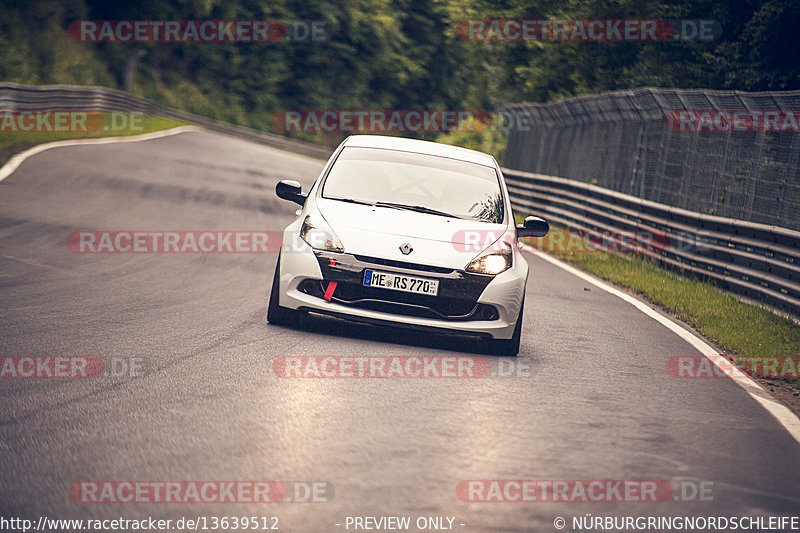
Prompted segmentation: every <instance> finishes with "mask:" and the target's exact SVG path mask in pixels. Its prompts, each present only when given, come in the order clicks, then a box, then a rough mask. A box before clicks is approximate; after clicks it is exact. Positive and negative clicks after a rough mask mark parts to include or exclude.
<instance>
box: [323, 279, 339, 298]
mask: <svg viewBox="0 0 800 533" xmlns="http://www.w3.org/2000/svg"><path fill="white" fill-rule="evenodd" d="M335 290H336V282H335V281H331V282H330V283H328V288H327V289H325V299H326V300H328V301H329V302H330V301H331V298H333V291H335Z"/></svg>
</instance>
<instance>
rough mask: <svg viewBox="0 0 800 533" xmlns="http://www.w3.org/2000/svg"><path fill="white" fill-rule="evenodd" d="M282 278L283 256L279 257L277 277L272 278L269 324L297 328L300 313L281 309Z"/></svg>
mask: <svg viewBox="0 0 800 533" xmlns="http://www.w3.org/2000/svg"><path fill="white" fill-rule="evenodd" d="M280 278H281V256H280V255H278V263H277V264H276V265H275V275H274V276H273V278H272V289H271V290H270V293H269V304H268V305H267V322H269V323H270V324H276V325H278V326H296V325H298V324H299V323H300V313H299V312H297V311H295V310H294V309H287V308H285V307H281V306H280V305H279V304H278V298H279V293H280Z"/></svg>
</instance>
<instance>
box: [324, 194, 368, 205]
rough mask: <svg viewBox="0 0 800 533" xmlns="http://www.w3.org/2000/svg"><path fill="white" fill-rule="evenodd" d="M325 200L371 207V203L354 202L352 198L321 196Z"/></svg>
mask: <svg viewBox="0 0 800 533" xmlns="http://www.w3.org/2000/svg"><path fill="white" fill-rule="evenodd" d="M323 198H325V199H326V200H336V201H337V202H347V203H350V204H359V205H373V204H372V202H365V201H364V200H355V199H353V198H337V197H335V196H323Z"/></svg>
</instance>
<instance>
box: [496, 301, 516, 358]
mask: <svg viewBox="0 0 800 533" xmlns="http://www.w3.org/2000/svg"><path fill="white" fill-rule="evenodd" d="M524 310H525V300H524V299H523V300H522V304H521V305H520V307H519V316H518V317H517V325H516V326H515V327H514V334H513V335H512V336H511V338H510V339H494V340H491V341H489V342H490V343H491V344H490V347H489V349H490V350H491V352H492V353H493V354H495V355H509V356H516V355H517V354H518V353H519V341H520V339H521V338H522V312H523V311H524Z"/></svg>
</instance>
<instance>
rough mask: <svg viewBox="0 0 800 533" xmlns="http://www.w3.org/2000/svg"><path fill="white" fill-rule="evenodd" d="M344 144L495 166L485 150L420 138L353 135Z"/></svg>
mask: <svg viewBox="0 0 800 533" xmlns="http://www.w3.org/2000/svg"><path fill="white" fill-rule="evenodd" d="M343 145H344V146H353V147H358V148H382V149H385V150H398V151H401V152H415V153H418V154H426V155H435V156H440V157H449V158H451V159H459V160H461V161H467V162H470V163H477V164H479V165H484V166H488V167H492V168H494V167H495V164H496V163H495V161H494V158H493V157H492V156H490V155H488V154H484V153H483V152H478V151H476V150H470V149H469V148H462V147H460V146H451V145H449V144H442V143H436V142H430V141H420V140H418V139H406V138H405V137H391V136H388V135H351V136H350V137H348V138H347V139H345V141H344V143H343Z"/></svg>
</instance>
